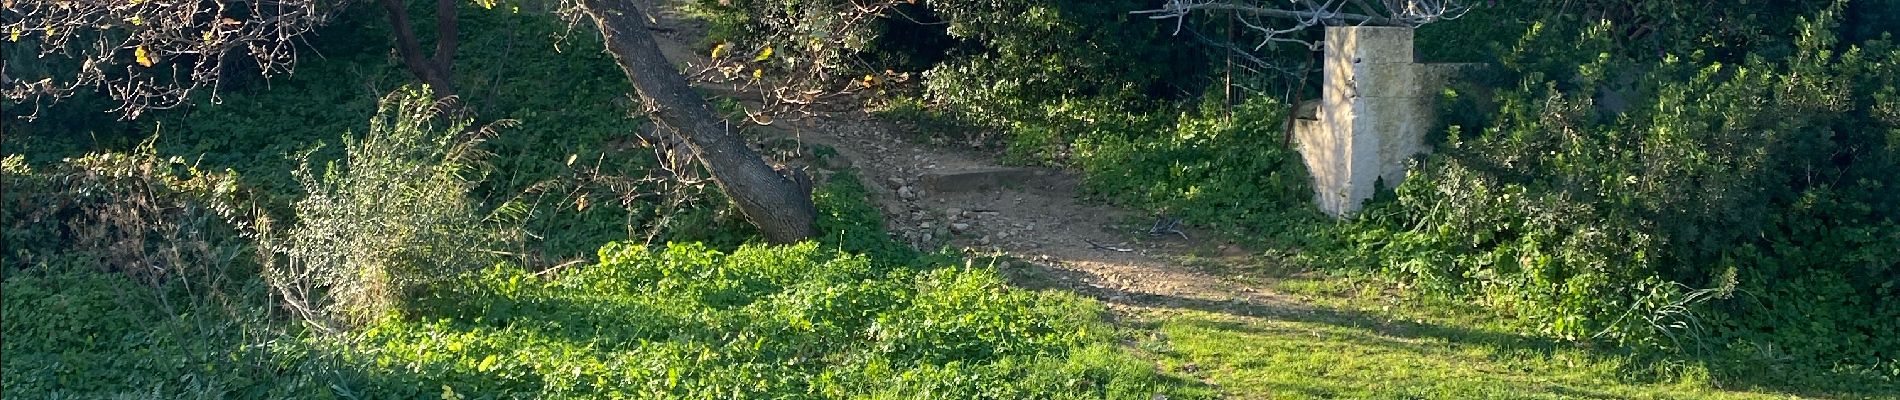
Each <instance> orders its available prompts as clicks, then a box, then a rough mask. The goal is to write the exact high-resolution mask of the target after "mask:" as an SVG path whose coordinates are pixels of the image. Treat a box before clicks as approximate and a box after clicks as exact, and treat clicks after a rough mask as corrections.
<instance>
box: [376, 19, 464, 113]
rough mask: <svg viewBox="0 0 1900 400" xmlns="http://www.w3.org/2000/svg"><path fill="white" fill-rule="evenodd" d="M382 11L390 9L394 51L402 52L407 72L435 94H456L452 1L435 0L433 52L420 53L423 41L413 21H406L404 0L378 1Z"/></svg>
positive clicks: (455, 26)
mask: <svg viewBox="0 0 1900 400" xmlns="http://www.w3.org/2000/svg"><path fill="white" fill-rule="evenodd" d="M379 2H380V3H382V5H383V10H384V11H387V12H389V25H390V33H391V34H393V35H395V36H396V52H397V53H398V54H400V55H402V64H403V66H405V67H408V68H409V72H410V73H413V74H415V75H416V78H418V79H422V83H426V84H428V85H429V89H430V91H431V92H433V93H435V97H438V98H442V97H449V96H454V95H455V81H454V75H452V69H451V66H452V65H454V63H455V46H456V40H455V36H456V35H457V34H459V28H458V27H457V24H456V14H455V0H436V7H435V11H436V15H435V21H436V26H435V30H436V38H435V54H434V55H433V56H425V55H423V54H422V44H421V43H420V42H419V41H417V40H416V31H415V24H413V23H411V22H410V21H409V9H408V8H407V7H406V6H404V5H403V0H380V1H379Z"/></svg>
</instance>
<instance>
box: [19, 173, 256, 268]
mask: <svg viewBox="0 0 1900 400" xmlns="http://www.w3.org/2000/svg"><path fill="white" fill-rule="evenodd" d="M0 186H4V187H5V188H6V190H5V191H4V194H0V204H4V205H5V208H4V211H0V216H3V218H0V220H3V221H5V222H4V223H5V225H4V226H3V227H0V228H4V229H5V231H4V241H5V242H6V244H7V246H6V247H7V250H6V251H7V253H6V254H5V255H4V257H5V259H6V262H5V263H3V264H0V272H6V273H11V272H13V271H17V270H19V269H23V268H27V267H31V266H34V265H37V264H42V263H48V262H61V263H64V262H69V261H70V262H78V263H81V264H84V265H96V266H100V267H104V268H108V269H113V270H115V271H118V272H120V273H124V274H126V275H127V276H130V277H133V278H135V279H136V280H138V281H141V282H145V283H148V284H159V283H162V282H167V281H172V280H183V281H185V282H187V283H197V284H202V283H206V282H207V280H215V279H217V278H219V276H218V275H220V274H223V273H224V272H225V269H226V268H229V267H231V266H232V265H234V264H236V263H238V261H239V260H238V258H240V257H241V256H243V255H245V251H244V250H245V249H247V248H248V246H247V242H245V241H243V240H241V239H240V238H239V237H238V236H239V232H240V231H239V230H240V229H241V228H242V225H243V218H242V216H243V214H244V213H243V212H242V211H241V210H240V209H239V198H240V197H241V193H239V190H238V187H237V176H235V173H233V172H232V171H229V170H226V171H223V172H213V171H206V170H201V169H199V166H198V165H196V164H187V163H186V162H185V160H184V159H183V158H180V157H161V156H159V155H158V154H157V153H156V152H155V150H153V148H152V146H151V143H150V142H149V141H148V142H146V144H145V145H143V146H140V148H139V149H138V150H137V151H136V152H132V153H95V154H87V155H85V156H83V157H79V158H76V159H67V160H64V161H61V162H59V163H56V164H52V165H49V166H46V167H44V168H42V169H41V170H38V171H36V170H34V169H33V168H32V167H31V166H29V165H27V163H26V159H25V157H22V156H19V155H10V156H7V157H5V158H4V159H0Z"/></svg>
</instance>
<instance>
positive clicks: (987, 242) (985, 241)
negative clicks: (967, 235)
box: [976, 235, 990, 246]
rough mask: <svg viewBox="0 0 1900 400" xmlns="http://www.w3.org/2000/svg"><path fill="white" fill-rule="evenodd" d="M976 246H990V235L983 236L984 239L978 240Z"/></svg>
mask: <svg viewBox="0 0 1900 400" xmlns="http://www.w3.org/2000/svg"><path fill="white" fill-rule="evenodd" d="M976 244H978V245H983V246H988V245H990V236H989V235H983V237H982V238H978V239H976Z"/></svg>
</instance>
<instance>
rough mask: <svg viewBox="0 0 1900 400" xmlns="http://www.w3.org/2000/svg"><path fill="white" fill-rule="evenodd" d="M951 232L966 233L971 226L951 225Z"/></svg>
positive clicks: (960, 223) (959, 223) (964, 224)
mask: <svg viewBox="0 0 1900 400" xmlns="http://www.w3.org/2000/svg"><path fill="white" fill-rule="evenodd" d="M950 230H952V231H956V232H957V233H963V232H964V231H968V230H970V224H966V223H962V222H958V223H954V224H950Z"/></svg>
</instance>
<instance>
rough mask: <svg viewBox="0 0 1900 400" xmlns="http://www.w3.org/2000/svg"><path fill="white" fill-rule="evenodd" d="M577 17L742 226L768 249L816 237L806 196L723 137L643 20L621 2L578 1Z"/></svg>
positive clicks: (719, 123) (721, 125)
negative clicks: (593, 29) (735, 210)
mask: <svg viewBox="0 0 1900 400" xmlns="http://www.w3.org/2000/svg"><path fill="white" fill-rule="evenodd" d="M580 6H581V7H580V8H581V12H582V13H584V14H586V15H587V17H588V18H590V19H592V20H594V24H595V25H597V26H599V27H600V35H601V38H602V39H603V40H604V41H605V42H606V44H607V52H608V53H611V54H613V56H614V61H615V62H616V63H618V64H620V69H621V70H622V71H623V72H625V73H626V74H627V78H628V80H629V81H632V83H633V89H634V92H635V93H636V94H638V95H639V96H640V98H641V99H642V100H644V101H645V103H646V106H647V108H648V109H650V110H652V111H653V115H654V116H655V117H656V118H655V119H657V120H658V122H660V123H661V124H665V125H667V126H671V127H673V128H675V129H677V130H679V133H680V136H681V137H682V138H684V139H686V140H685V141H686V147H687V148H688V149H691V150H692V152H693V156H694V157H695V158H698V159H699V162H700V163H702V164H703V165H705V166H706V169H707V171H709V172H711V173H712V178H713V182H715V183H717V184H718V185H719V188H720V189H721V190H724V191H725V192H726V196H727V197H730V198H732V201H733V203H734V204H736V205H738V206H739V212H740V213H741V214H744V215H745V218H746V220H747V221H750V222H752V225H753V226H756V227H758V228H759V231H760V232H762V233H764V234H765V238H766V240H769V241H771V242H773V243H794V242H798V241H801V240H805V239H809V238H811V237H814V236H817V229H816V227H814V226H813V225H812V222H813V221H814V220H815V219H816V218H817V214H818V212H817V208H816V207H814V206H813V205H812V200H811V192H810V191H809V190H808V189H805V188H801V187H800V185H799V184H798V183H797V182H795V181H794V180H793V179H791V178H788V177H787V176H785V175H781V174H779V173H778V172H777V171H774V170H773V169H772V167H771V166H769V165H766V163H765V161H764V159H762V158H760V157H759V155H758V154H757V153H755V152H753V151H752V149H751V148H750V147H747V146H746V143H745V140H744V139H741V138H739V137H738V136H737V135H734V134H733V133H732V132H731V131H729V130H728V126H727V124H726V122H725V121H723V120H721V119H720V118H719V117H717V114H715V113H713V112H712V107H711V106H710V105H708V104H706V100H705V99H702V98H700V97H699V94H698V93H697V92H694V91H693V88H692V86H691V85H690V84H688V83H687V82H686V77H685V76H684V75H680V73H679V69H678V68H676V67H674V66H673V64H672V63H670V62H668V61H667V60H666V57H665V56H663V55H661V54H660V47H659V44H657V43H655V42H654V40H653V35H652V33H651V32H650V31H649V30H648V29H647V23H646V20H645V17H643V15H645V14H642V13H640V11H639V9H637V8H635V6H634V5H633V4H631V3H630V2H628V1H627V0H581V1H580Z"/></svg>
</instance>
